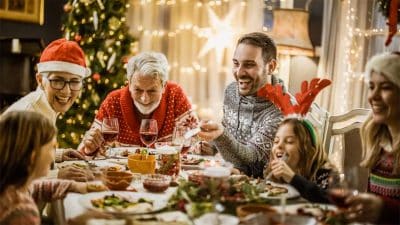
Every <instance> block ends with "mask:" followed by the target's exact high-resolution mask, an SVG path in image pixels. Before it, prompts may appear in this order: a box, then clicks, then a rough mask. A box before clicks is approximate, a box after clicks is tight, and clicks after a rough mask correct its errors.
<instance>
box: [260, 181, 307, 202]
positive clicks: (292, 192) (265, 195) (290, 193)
mask: <svg viewBox="0 0 400 225" xmlns="http://www.w3.org/2000/svg"><path fill="white" fill-rule="evenodd" d="M266 183H271V184H272V185H273V186H277V187H284V188H286V189H287V190H288V192H287V193H283V194H280V195H276V196H268V194H269V193H268V192H262V193H260V197H261V198H265V199H281V198H282V197H285V198H286V199H292V198H297V197H299V196H300V193H299V192H298V191H297V190H296V189H295V188H294V187H292V186H291V185H288V184H279V183H274V182H272V181H266Z"/></svg>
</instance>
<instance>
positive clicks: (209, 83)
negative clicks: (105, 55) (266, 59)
mask: <svg viewBox="0 0 400 225" xmlns="http://www.w3.org/2000/svg"><path fill="white" fill-rule="evenodd" d="M263 4H264V2H263V1H262V0H253V1H241V0H231V1H206V0H203V1H194V0H186V1H155V0H142V1H138V0H132V1H131V7H130V9H129V10H128V13H127V22H128V25H129V27H130V32H131V33H132V34H133V35H135V36H136V37H139V51H149V50H151V51H160V52H163V53H164V54H165V55H166V56H167V58H168V60H169V63H170V73H169V74H170V80H173V81H175V82H177V83H179V84H180V85H182V86H183V88H184V90H185V91H186V93H187V95H188V96H189V97H190V99H191V101H192V103H193V104H194V107H195V108H197V110H198V113H199V114H202V115H200V116H203V117H212V118H210V119H218V118H220V116H221V115H222V114H221V112H222V111H221V110H222V101H223V90H224V89H225V87H226V86H227V85H228V84H229V83H230V82H232V81H233V75H232V72H231V61H232V56H233V51H234V48H235V44H236V40H237V39H238V37H239V36H240V35H241V34H244V33H247V32H253V31H262V26H263ZM213 16H215V17H214V18H215V20H214V21H212V20H211V19H212V18H213ZM221 21H222V23H220V22H221ZM213 37H214V38H213ZM221 39H222V40H221ZM213 40H214V41H215V40H216V41H219V42H217V43H213V42H211V41H213ZM207 44H211V47H212V48H211V49H207V48H205V46H206V45H207ZM213 117H214V118H213ZM215 117H217V118H215Z"/></svg>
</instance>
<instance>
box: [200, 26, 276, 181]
mask: <svg viewBox="0 0 400 225" xmlns="http://www.w3.org/2000/svg"><path fill="white" fill-rule="evenodd" d="M276 52H277V50H276V46H275V43H274V41H273V40H272V39H271V38H270V37H268V36H267V35H266V34H264V33H260V32H254V33H249V34H245V35H243V36H242V37H241V38H240V39H239V40H238V43H237V45H236V49H235V52H234V56H233V59H232V61H233V69H232V71H233V76H234V77H235V80H236V81H235V82H233V83H231V84H230V85H228V87H227V88H226V90H225V98H224V116H223V121H222V124H217V123H212V122H208V123H204V124H202V125H201V132H200V133H199V134H198V135H199V136H200V138H202V139H203V140H206V141H210V142H211V144H213V145H214V146H215V147H216V148H217V150H218V152H220V154H221V155H222V157H223V158H224V159H225V160H227V161H229V162H231V163H233V164H234V166H235V168H237V169H239V170H240V171H242V172H244V173H245V174H247V175H249V176H253V177H262V175H263V174H262V173H263V168H264V166H265V165H266V164H268V162H269V152H270V150H271V148H272V144H273V140H274V136H275V132H276V130H277V127H278V124H279V123H280V121H281V120H282V114H281V112H280V110H279V109H277V108H276V107H275V106H274V104H273V103H272V102H270V101H268V100H266V99H265V98H263V97H259V96H257V91H258V90H259V89H260V88H261V87H263V86H264V85H265V84H267V83H272V84H278V83H280V84H281V85H282V82H281V81H280V80H279V79H278V78H277V77H275V76H274V75H272V73H273V71H274V70H275V68H276V64H277V62H276V54H277V53H276Z"/></svg>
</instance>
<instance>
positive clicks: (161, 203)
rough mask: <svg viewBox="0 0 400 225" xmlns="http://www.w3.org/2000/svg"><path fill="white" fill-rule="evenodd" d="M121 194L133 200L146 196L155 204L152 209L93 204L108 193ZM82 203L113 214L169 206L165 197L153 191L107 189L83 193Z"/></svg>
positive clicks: (153, 209) (88, 207) (145, 197)
mask: <svg viewBox="0 0 400 225" xmlns="http://www.w3.org/2000/svg"><path fill="white" fill-rule="evenodd" d="M112 194H115V195H119V196H121V197H124V198H126V199H129V200H130V201H132V202H135V201H137V200H139V199H140V198H144V199H146V200H150V201H153V205H152V207H151V208H150V209H143V208H140V207H136V206H133V207H128V208H127V209H121V210H116V209H115V208H108V209H106V208H105V209H100V208H96V207H94V206H93V205H92V202H91V201H92V200H94V199H101V198H104V197H105V196H106V195H112ZM79 202H80V204H81V205H82V206H83V207H85V208H87V209H92V210H96V211H99V212H105V213H112V214H145V213H152V212H157V211H160V210H161V209H163V208H165V207H166V206H167V201H165V199H163V198H160V196H159V195H156V194H151V193H138V192H127V191H106V192H92V193H87V194H84V195H82V196H81V197H80V198H79Z"/></svg>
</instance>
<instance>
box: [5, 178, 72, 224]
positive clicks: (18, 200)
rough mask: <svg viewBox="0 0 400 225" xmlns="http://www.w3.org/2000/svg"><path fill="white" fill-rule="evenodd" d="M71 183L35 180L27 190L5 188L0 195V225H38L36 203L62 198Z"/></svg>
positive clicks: (38, 218) (38, 216) (39, 222)
mask: <svg viewBox="0 0 400 225" xmlns="http://www.w3.org/2000/svg"><path fill="white" fill-rule="evenodd" d="M71 183H72V181H67V180H37V181H34V182H33V183H32V185H31V186H30V188H29V189H27V188H19V189H17V188H15V187H14V186H9V187H7V188H6V190H5V191H4V192H3V193H1V194H0V199H1V201H0V224H1V225H25V224H29V225H40V224H41V221H40V214H39V210H38V208H37V205H36V203H37V202H42V201H45V202H50V201H52V200H56V199H61V198H64V197H65V195H66V194H67V191H68V189H69V187H70V186H71ZM35 202H36V203H35Z"/></svg>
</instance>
